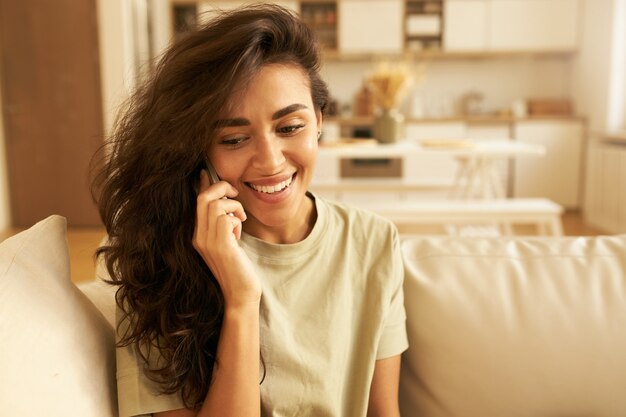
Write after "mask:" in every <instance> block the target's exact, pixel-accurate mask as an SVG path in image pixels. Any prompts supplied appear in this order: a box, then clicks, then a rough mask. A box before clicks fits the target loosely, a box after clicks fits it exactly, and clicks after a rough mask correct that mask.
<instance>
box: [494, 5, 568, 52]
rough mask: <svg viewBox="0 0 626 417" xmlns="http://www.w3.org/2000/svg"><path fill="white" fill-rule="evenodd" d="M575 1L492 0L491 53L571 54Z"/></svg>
mask: <svg viewBox="0 0 626 417" xmlns="http://www.w3.org/2000/svg"><path fill="white" fill-rule="evenodd" d="M577 23H578V0H492V1H491V16H490V26H489V28H490V42H491V45H490V46H491V49H493V50H539V51H543V50H546V51H550V50H574V49H575V48H576V44H577Z"/></svg>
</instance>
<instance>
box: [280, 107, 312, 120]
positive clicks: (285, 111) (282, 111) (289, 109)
mask: <svg viewBox="0 0 626 417" xmlns="http://www.w3.org/2000/svg"><path fill="white" fill-rule="evenodd" d="M307 108H308V107H307V106H305V105H304V104H299V103H296V104H290V105H289V106H287V107H285V108H282V109H280V110H278V111H277V112H276V113H274V114H273V115H272V120H276V119H280V118H281V117H283V116H285V115H287V114H289V113H293V112H294V111H297V110H302V109H307Z"/></svg>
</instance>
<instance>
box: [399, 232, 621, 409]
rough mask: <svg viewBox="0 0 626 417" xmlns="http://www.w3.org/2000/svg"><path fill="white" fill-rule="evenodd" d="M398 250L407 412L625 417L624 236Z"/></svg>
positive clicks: (423, 241) (430, 242)
mask: <svg viewBox="0 0 626 417" xmlns="http://www.w3.org/2000/svg"><path fill="white" fill-rule="evenodd" d="M402 250H403V259H404V262H405V271H406V275H405V290H404V294H405V305H406V310H407V327H408V334H409V345H410V347H409V350H408V351H407V352H405V354H404V355H403V363H402V378H401V393H400V398H401V405H402V412H403V413H402V416H403V417H412V416H420V417H440V416H441V417H443V416H446V417H464V416H467V417H505V416H506V417H538V416H607V417H608V416H626V395H624V393H625V390H626V236H615V237H597V238H534V239H505V238H495V239H493V238H482V239H469V238H449V237H439V238H419V237H417V238H412V239H405V240H404V242H403V246H402Z"/></svg>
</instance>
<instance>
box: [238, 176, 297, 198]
mask: <svg viewBox="0 0 626 417" xmlns="http://www.w3.org/2000/svg"><path fill="white" fill-rule="evenodd" d="M294 177H295V174H294V175H292V176H291V177H289V178H287V179H285V180H283V181H280V182H278V183H276V184H272V185H255V184H252V183H250V182H249V183H246V184H247V185H248V186H249V187H250V188H252V189H253V190H254V191H257V192H259V193H263V194H269V195H271V194H276V193H280V192H282V191H284V190H285V189H287V188H288V187H289V186H290V185H291V182H292V181H293V179H294Z"/></svg>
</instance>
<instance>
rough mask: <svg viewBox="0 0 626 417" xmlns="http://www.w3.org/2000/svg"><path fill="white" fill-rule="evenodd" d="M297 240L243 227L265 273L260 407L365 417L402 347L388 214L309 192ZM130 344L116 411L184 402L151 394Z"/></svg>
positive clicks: (395, 252)
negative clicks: (377, 380) (381, 365)
mask: <svg viewBox="0 0 626 417" xmlns="http://www.w3.org/2000/svg"><path fill="white" fill-rule="evenodd" d="M315 202H316V208H317V221H316V223H315V225H314V227H313V230H312V231H311V233H310V234H309V236H307V238H306V239H304V240H303V241H301V242H298V243H294V244H288V245H277V244H270V243H267V242H264V241H261V240H259V239H256V238H254V237H252V236H250V235H246V234H244V235H243V236H242V239H241V245H242V247H243V248H244V250H245V251H246V253H247V254H248V256H250V258H251V259H252V261H253V263H255V264H256V266H257V268H258V270H259V272H260V275H261V277H262V279H263V296H262V299H261V310H260V323H261V324H260V325H261V328H260V334H261V354H262V356H263V360H264V364H265V373H266V374H265V380H264V381H263V383H262V384H261V410H262V411H261V414H262V415H263V416H266V417H283V416H295V415H297V416H315V417H326V416H328V417H331V416H332V417H352V416H354V417H357V416H358V417H364V416H365V415H366V413H367V405H368V401H369V390H370V385H371V380H372V375H373V372H374V365H375V361H376V360H377V359H384V358H388V357H391V356H395V355H399V354H400V353H402V352H403V351H404V350H405V349H406V348H407V347H408V342H407V336H406V329H405V312H404V303H403V293H402V281H403V267H402V260H401V256H400V249H399V237H398V233H397V231H396V229H395V227H394V226H393V224H391V223H390V222H389V221H387V220H385V219H383V218H381V217H379V216H376V215H374V214H371V213H369V212H365V211H361V210H358V209H354V208H349V207H346V206H343V205H340V204H337V203H333V202H328V201H325V200H323V199H320V198H315ZM155 390H156V389H155V386H154V385H153V384H152V383H151V382H150V381H148V380H147V379H146V378H145V376H144V375H143V372H142V371H141V365H140V364H139V360H138V359H137V356H136V355H134V353H133V350H132V349H131V348H121V349H118V397H119V398H118V399H119V405H120V417H126V416H134V415H142V414H149V413H153V412H156V411H165V410H171V409H177V408H182V407H183V404H182V401H181V400H180V398H179V396H177V395H169V396H167V395H158V394H156V392H155Z"/></svg>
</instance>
